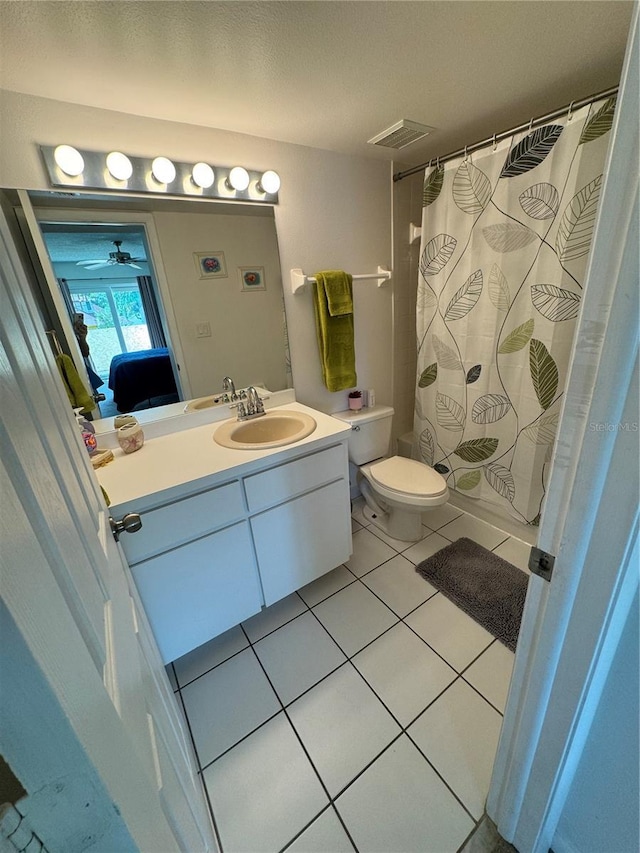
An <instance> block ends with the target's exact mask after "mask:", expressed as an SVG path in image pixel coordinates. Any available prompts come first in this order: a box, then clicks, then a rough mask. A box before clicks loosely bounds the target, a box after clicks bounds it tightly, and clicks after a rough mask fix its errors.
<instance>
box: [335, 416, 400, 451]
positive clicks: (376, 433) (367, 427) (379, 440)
mask: <svg viewBox="0 0 640 853" xmlns="http://www.w3.org/2000/svg"><path fill="white" fill-rule="evenodd" d="M332 417H334V418H338V420H341V421H344V422H345V423H348V424H350V426H351V432H350V433H349V459H350V460H351V461H352V462H353V463H354V464H355V465H364V464H365V463H366V462H372V461H373V460H374V459H380V457H381V456H386V455H387V453H388V451H389V442H390V441H391V420H392V418H393V409H392V408H391V406H371V407H370V408H365V409H360V410H359V411H351V409H347V411H346V412H334V413H333V415H332Z"/></svg>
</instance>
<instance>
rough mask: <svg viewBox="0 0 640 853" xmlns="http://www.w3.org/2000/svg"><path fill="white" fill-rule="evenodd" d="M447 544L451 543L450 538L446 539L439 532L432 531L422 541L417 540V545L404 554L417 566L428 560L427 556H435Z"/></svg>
mask: <svg viewBox="0 0 640 853" xmlns="http://www.w3.org/2000/svg"><path fill="white" fill-rule="evenodd" d="M447 545H451V542H450V541H449V540H448V539H445V537H444V536H441V535H440V534H439V533H431V534H430V535H429V536H425V538H424V539H422V540H421V541H420V542H416V544H415V545H412V546H411V547H410V548H407V550H406V551H403V552H402V556H403V557H406V558H407V560H411V562H412V563H414V564H415V565H416V566H417V565H418V563H421V562H422V561H423V560H426V559H427V557H433V555H434V554H435V553H436V552H437V551H441V550H442V549H443V548H446V547H447Z"/></svg>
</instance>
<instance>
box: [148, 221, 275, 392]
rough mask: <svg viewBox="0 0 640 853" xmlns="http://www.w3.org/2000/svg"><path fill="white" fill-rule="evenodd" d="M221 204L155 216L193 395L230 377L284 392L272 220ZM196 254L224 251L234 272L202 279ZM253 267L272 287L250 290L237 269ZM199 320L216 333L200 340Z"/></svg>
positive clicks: (243, 384)
mask: <svg viewBox="0 0 640 853" xmlns="http://www.w3.org/2000/svg"><path fill="white" fill-rule="evenodd" d="M200 207H204V206H203V205H200ZM216 209H217V206H216V205H212V206H208V205H207V206H206V210H207V211H209V212H208V213H206V212H204V210H203V211H202V212H198V213H184V212H181V213H158V212H154V214H153V219H154V223H155V228H156V232H157V234H158V239H159V244H160V248H161V252H162V259H161V260H162V265H163V268H164V272H165V275H166V278H167V284H168V287H169V292H170V295H171V302H172V305H173V313H174V316H175V318H176V323H177V327H178V334H179V336H180V343H181V348H182V355H183V359H184V364H185V366H186V369H187V373H188V376H189V384H190V387H191V393H192V395H193V396H194V397H203V396H205V395H206V394H211V393H212V392H216V391H220V390H221V388H222V379H223V377H224V376H227V375H229V376H231V377H232V379H233V380H234V382H235V383H236V385H237V387H238V388H245V387H246V386H248V385H257V384H261V385H263V386H266V387H267V388H270V389H272V390H273V391H280V390H282V389H283V388H286V387H287V375H286V370H285V339H284V325H283V321H282V300H281V297H280V293H281V287H282V283H281V275H280V261H279V258H278V244H277V241H276V239H275V228H274V223H273V219H271V218H270V217H264V216H233V215H231V216H226V215H218V214H216ZM194 252H222V253H223V254H224V260H225V266H226V270H227V277H226V278H211V279H205V280H202V279H201V278H200V273H199V272H198V269H197V268H196V265H195V261H194V257H193V253H194ZM252 264H253V265H256V266H261V267H262V268H263V269H264V274H265V281H266V289H265V290H257V291H255V292H254V293H247V292H244V291H242V288H241V283H240V278H239V273H238V267H241V266H250V265H252ZM197 323H209V326H210V328H211V336H210V337H197V336H196V324H197ZM226 354H228V356H227V355H226Z"/></svg>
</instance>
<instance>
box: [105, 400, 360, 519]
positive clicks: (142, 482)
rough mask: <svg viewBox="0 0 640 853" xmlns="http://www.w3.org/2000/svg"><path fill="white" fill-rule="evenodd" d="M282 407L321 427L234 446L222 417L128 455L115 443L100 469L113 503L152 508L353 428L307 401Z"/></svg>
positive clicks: (292, 455)
mask: <svg viewBox="0 0 640 853" xmlns="http://www.w3.org/2000/svg"><path fill="white" fill-rule="evenodd" d="M277 408H282V409H291V410H293V411H297V412H305V413H306V414H308V415H311V417H313V418H314V419H315V421H316V423H317V426H316V429H315V430H314V431H313V432H312V433H311V435H309V436H307V438H303V439H301V440H300V441H296V442H294V443H293V444H289V445H286V446H285V447H274V448H270V449H267V450H231V449H229V448H226V447H221V446H220V445H219V444H217V443H216V442H215V441H214V440H213V434H214V432H215V430H216V429H217V428H218V427H219V426H220V425H221V423H224V421H219V420H218V421H217V422H213V423H207V424H205V425H202V426H196V427H193V428H191V429H183V430H181V431H179V432H172V433H170V434H168V435H161V436H159V437H156V438H149V439H147V440H145V443H144V445H143V447H142V448H141V449H140V450H138V451H136V452H135V453H130V454H128V455H127V454H125V453H123V451H122V450H121V449H120V448H119V447H118V448H117V449H114V451H113V454H114V457H115V459H114V460H113V461H112V462H110V463H108V464H107V465H105V466H104V467H103V468H98V469H97V471H96V474H97V476H98V480H99V482H100V485H101V486H102V487H103V488H104V489H105V491H106V492H107V494H108V495H109V498H110V500H111V508H112V509H115V508H116V507H117V508H121V509H122V510H127V511H135V509H136V507H135V505H134V504H135V502H136V501H138V502H139V504H140V508H145V509H147V508H149V507H150V506H152V505H156V504H159V503H164V502H165V501H167V500H176V499H177V498H180V497H183V496H184V495H186V494H189V493H193V492H195V491H200V490H202V489H206V488H209V487H210V486H214V485H216V483H218V482H224V481H225V480H229V479H233V478H234V477H236V476H240V475H245V474H248V473H252V472H254V471H258V470H260V469H261V468H263V467H265V462H266V464H267V466H269V465H271V464H278V463H280V462H286V461H288V459H290V458H295V457H296V456H299V455H300V454H301V452H302V453H305V452H308V451H309V450H313V449H315V448H316V447H317V449H318V450H319V449H321V448H322V447H325V446H329V445H330V444H331V443H333V442H334V441H336V440H337V441H341V440H344V439H345V438H346V437H347V436H348V434H349V432H350V429H351V428H350V426H349V425H348V424H346V423H344V422H341V421H339V420H337V419H336V418H332V417H331V416H330V415H325V414H324V413H323V412H318V411H317V410H316V409H311V408H309V407H308V406H304V405H302V403H296V402H288V403H286V404H285V405H283V406H279V407H273V408H269V409H268V411H273V410H275V409H277ZM234 419H235V418H231V420H234ZM226 420H229V419H226Z"/></svg>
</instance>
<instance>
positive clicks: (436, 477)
mask: <svg viewBox="0 0 640 853" xmlns="http://www.w3.org/2000/svg"><path fill="white" fill-rule="evenodd" d="M333 417H334V418H338V419H339V420H341V421H345V422H346V423H348V424H349V425H350V426H351V433H350V435H349V459H350V460H351V461H352V462H353V464H354V465H358V466H359V474H360V476H359V478H358V485H359V486H360V491H361V492H362V495H363V497H364V499H365V501H366V504H367V505H366V507H365V508H364V514H365V516H366V518H367V519H368V520H369V521H370V522H371V523H372V524H374V525H375V526H376V527H379V528H380V529H381V530H384V532H385V533H387V534H388V535H389V536H391V537H393V538H394V539H402V540H404V541H406V542H417V541H418V539H422V536H423V533H424V531H423V529H422V513H423V512H425V511H428V510H429V509H432V508H434V507H437V506H442V504H445V503H446V502H447V500H448V499H449V489H448V488H447V484H446V482H445V480H444V478H443V477H442V475H440V474H438V472H437V471H434V470H433V468H430V467H429V466H428V465H425V464H424V463H423V462H417V461H415V460H413V459H406V458H405V457H403V456H391V457H389V458H385V454H386V453H387V452H388V450H389V441H390V439H391V420H392V418H393V409H392V408H391V407H390V406H372V407H371V408H367V409H360V411H346V412H335V413H334V414H333Z"/></svg>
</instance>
